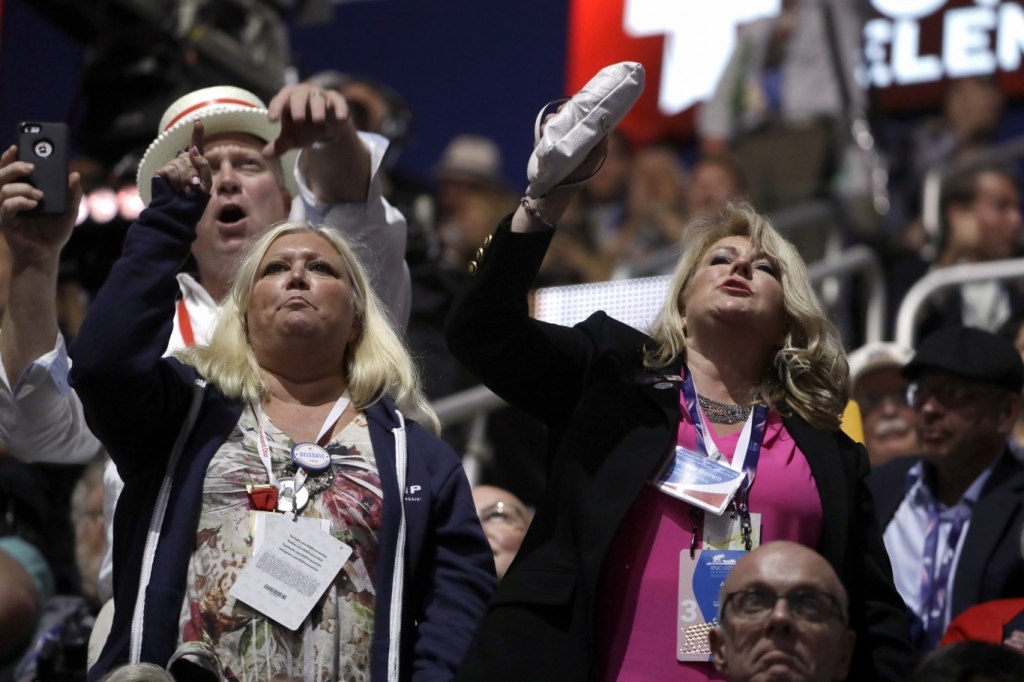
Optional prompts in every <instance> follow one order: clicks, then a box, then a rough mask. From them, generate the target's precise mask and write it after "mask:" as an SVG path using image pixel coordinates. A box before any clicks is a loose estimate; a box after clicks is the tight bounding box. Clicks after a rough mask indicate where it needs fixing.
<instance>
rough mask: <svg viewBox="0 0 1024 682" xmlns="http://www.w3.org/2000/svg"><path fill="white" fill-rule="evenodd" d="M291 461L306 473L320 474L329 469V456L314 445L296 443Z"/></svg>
mask: <svg viewBox="0 0 1024 682" xmlns="http://www.w3.org/2000/svg"><path fill="white" fill-rule="evenodd" d="M292 461H293V462H295V463H296V464H298V465H299V466H300V467H302V468H303V469H305V470H306V471H311V472H313V473H317V474H318V473H320V472H321V471H327V470H328V469H330V468H331V455H330V453H328V452H327V451H326V450H324V449H323V448H322V447H320V446H319V445H317V444H316V443H296V444H295V446H294V447H293V448H292Z"/></svg>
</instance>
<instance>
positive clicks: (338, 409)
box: [252, 389, 352, 491]
mask: <svg viewBox="0 0 1024 682" xmlns="http://www.w3.org/2000/svg"><path fill="white" fill-rule="evenodd" d="M350 402H352V399H351V397H350V396H349V392H348V390H347V389H346V390H345V392H344V393H342V394H341V397H340V398H338V401H337V402H336V403H334V407H332V408H331V411H330V412H329V413H328V414H327V418H326V419H325V420H324V425H323V426H321V427H320V432H319V433H318V434H317V437H316V442H317V443H319V442H320V441H321V440H322V439H323V437H324V436H325V435H326V434H327V433H329V432H330V430H331V429H332V428H334V425H335V424H337V423H338V420H339V419H341V415H342V413H343V412H344V411H345V410H346V409H347V408H348V405H349V403H350ZM252 412H253V415H254V416H255V417H256V425H257V427H258V433H257V440H256V449H257V450H259V453H260V460H261V461H262V462H263V468H264V469H266V470H267V478H268V479H269V480H270V485H272V486H274V487H275V488H277V490H278V491H280V490H281V482H280V481H279V480H277V476H275V475H274V469H273V463H272V462H271V459H270V447H269V446H268V445H267V436H266V432H265V431H264V430H263V410H262V409H261V408H260V407H259V406H258V405H252ZM306 477H307V473H306V470H305V469H303V468H302V467H299V468H298V471H296V472H295V487H294V489H295V490H298V489H299V488H301V487H302V485H303V484H304V483H305V482H306Z"/></svg>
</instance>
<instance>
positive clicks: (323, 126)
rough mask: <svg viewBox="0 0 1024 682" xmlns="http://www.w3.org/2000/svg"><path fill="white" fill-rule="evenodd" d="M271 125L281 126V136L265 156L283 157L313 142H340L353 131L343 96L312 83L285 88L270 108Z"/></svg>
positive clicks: (264, 149)
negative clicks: (274, 123)
mask: <svg viewBox="0 0 1024 682" xmlns="http://www.w3.org/2000/svg"><path fill="white" fill-rule="evenodd" d="M267 110H268V112H269V113H268V115H269V117H270V120H271V121H280V122H281V135H280V137H278V138H277V139H276V140H274V141H273V142H268V143H267V146H266V147H264V148H263V155H264V156H268V157H269V156H280V155H281V154H284V153H285V152H286V151H288V150H290V149H300V148H302V147H308V146H310V145H311V144H313V143H314V142H323V141H325V140H337V139H338V138H340V137H342V136H343V135H346V134H350V133H352V132H353V131H354V128H353V126H352V123H351V122H350V121H349V116H348V103H347V102H346V101H345V98H344V97H342V96H341V94H340V93H338V92H335V91H333V90H324V89H323V88H321V87H319V86H316V85H313V84H312V83H300V84H298V85H290V86H288V87H285V88H283V89H282V90H281V91H280V92H279V93H277V95H275V96H274V99H272V100H270V106H269V107H267Z"/></svg>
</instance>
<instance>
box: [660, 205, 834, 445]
mask: <svg viewBox="0 0 1024 682" xmlns="http://www.w3.org/2000/svg"><path fill="white" fill-rule="evenodd" d="M726 237H746V238H748V239H749V240H750V242H751V243H752V244H753V246H754V248H755V249H757V250H758V251H760V252H761V253H762V254H763V255H764V256H765V257H766V258H768V259H769V260H770V261H772V262H773V263H774V264H775V266H776V268H777V270H778V273H779V281H780V282H781V283H782V296H783V308H784V311H785V316H786V320H785V327H786V335H785V340H784V341H783V343H782V346H781V347H780V348H778V349H777V350H776V351H775V354H774V356H773V357H772V358H771V362H770V363H769V364H768V369H767V370H766V372H765V374H764V376H763V377H762V378H761V380H760V381H759V382H758V384H757V386H756V388H755V389H754V394H753V395H752V396H751V402H763V403H765V404H766V405H768V406H770V407H773V408H775V409H777V410H779V411H780V412H782V413H783V414H796V415H798V416H800V417H802V418H803V419H804V420H806V421H807V422H808V423H809V424H811V425H813V426H816V427H818V428H822V429H827V430H835V429H838V428H839V424H840V417H841V415H842V413H843V411H844V410H845V409H846V404H847V402H848V400H849V397H850V371H849V366H848V365H847V362H846V352H845V351H844V350H843V344H842V341H841V340H840V337H839V332H838V330H836V327H835V325H833V324H832V322H831V321H829V319H828V318H827V317H826V316H825V311H824V310H823V309H822V307H821V303H820V302H819V301H818V297H817V295H816V294H815V293H814V289H813V288H812V286H811V282H810V280H809V279H808V277H807V267H806V266H805V265H804V262H803V259H802V258H801V257H800V254H799V253H797V251H796V249H795V248H794V247H793V245H792V244H790V243H789V242H788V241H786V240H785V238H783V237H782V235H780V234H779V233H778V232H777V231H776V230H775V228H774V227H772V225H771V223H770V222H769V221H768V219H767V218H765V217H764V216H762V215H759V214H758V213H756V212H755V211H754V210H753V209H752V208H751V207H750V206H748V205H746V204H729V205H727V206H726V208H725V209H724V210H723V211H722V212H721V213H718V214H714V215H709V216H699V217H697V218H694V219H692V220H690V222H689V223H688V224H687V226H686V230H685V232H684V237H683V241H682V246H683V255H682V257H681V258H680V260H679V264H678V265H677V266H676V269H675V272H674V273H673V274H672V279H671V281H670V282H669V291H668V295H667V296H666V298H665V303H664V304H663V305H662V308H661V312H659V313H658V316H657V318H655V320H654V322H653V323H652V324H651V328H650V330H649V331H648V333H649V334H650V336H651V338H652V339H653V340H654V344H653V346H650V347H648V348H645V349H644V350H645V354H644V365H645V366H646V367H650V368H655V369H661V368H664V367H667V366H668V365H669V364H670V363H671V362H673V361H679V359H682V360H684V361H685V359H686V332H685V329H684V325H683V317H684V312H683V311H682V307H683V301H684V300H685V298H686V294H687V293H688V289H689V286H690V282H691V281H692V280H693V277H694V275H695V274H696V272H697V270H698V269H699V267H700V263H701V260H702V259H703V258H704V256H705V254H706V253H707V252H708V250H709V249H710V248H711V247H712V246H713V245H714V244H715V243H716V242H718V241H719V240H721V239H724V238H726Z"/></svg>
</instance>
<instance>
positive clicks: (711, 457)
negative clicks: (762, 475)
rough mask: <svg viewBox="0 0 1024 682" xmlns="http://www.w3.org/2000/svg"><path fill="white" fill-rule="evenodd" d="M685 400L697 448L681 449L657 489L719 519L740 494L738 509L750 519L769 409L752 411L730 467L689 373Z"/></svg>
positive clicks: (666, 466)
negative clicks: (713, 437)
mask: <svg viewBox="0 0 1024 682" xmlns="http://www.w3.org/2000/svg"><path fill="white" fill-rule="evenodd" d="M683 400H684V402H685V404H686V409H687V411H688V412H689V413H690V418H691V420H692V421H693V426H694V429H695V430H696V432H697V447H696V449H695V450H688V449H687V448H684V447H681V446H677V447H676V449H675V451H674V452H673V453H672V456H671V457H669V458H668V460H667V461H666V462H665V464H664V465H663V466H662V468H661V470H660V471H659V472H658V475H657V476H656V477H655V479H654V481H653V483H654V485H655V486H656V487H657V488H658V489H659V490H661V491H662V492H664V493H667V494H669V495H672V496H673V497H677V498H679V499H681V500H683V501H685V502H689V503H690V504H692V505H693V506H695V507H698V508H700V509H703V510H705V511H709V512H711V513H712V514H715V515H721V514H722V513H723V512H724V511H725V509H726V508H727V507H728V506H729V503H730V502H732V501H733V499H735V498H736V494H737V493H739V500H737V509H738V511H739V512H740V514H741V516H742V515H744V514H747V515H749V510H747V509H746V508H747V503H748V500H749V495H750V488H751V487H752V486H753V484H754V477H755V475H756V474H757V463H758V460H759V459H760V456H761V441H763V440H764V432H765V426H766V424H767V423H768V408H767V407H766V406H765V405H756V406H755V407H754V408H753V409H752V410H751V411H750V416H749V417H747V422H746V424H744V425H743V431H742V432H741V433H740V438H739V441H737V443H736V451H735V453H734V454H733V460H732V464H731V465H730V464H728V463H726V462H725V461H723V460H724V458H722V456H721V453H719V452H718V448H716V447H715V444H714V441H712V440H711V437H710V435H709V434H708V431H707V427H706V426H705V425H704V418H703V416H702V415H701V413H700V409H699V408H698V407H697V392H696V390H695V389H694V387H693V379H692V377H691V375H690V372H689V371H687V372H686V378H685V379H683Z"/></svg>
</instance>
